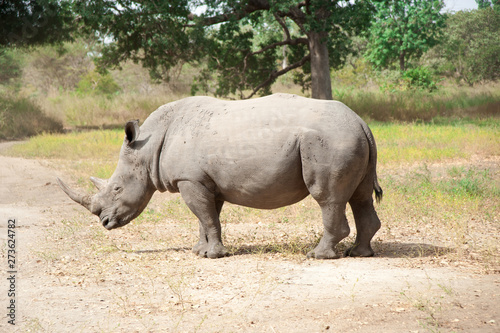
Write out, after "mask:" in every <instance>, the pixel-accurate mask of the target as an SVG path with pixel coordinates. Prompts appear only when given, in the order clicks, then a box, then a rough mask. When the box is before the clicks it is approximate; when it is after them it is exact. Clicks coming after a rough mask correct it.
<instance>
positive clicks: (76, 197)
mask: <svg viewBox="0 0 500 333" xmlns="http://www.w3.org/2000/svg"><path fill="white" fill-rule="evenodd" d="M57 182H58V183H59V187H61V189H62V190H63V191H64V192H65V193H66V194H67V195H68V197H70V198H71V199H72V200H73V201H75V202H77V203H79V204H80V205H82V206H83V207H85V208H87V209H88V210H89V211H90V212H92V197H91V196H90V195H82V194H80V193H77V192H75V191H73V190H72V189H70V188H69V187H68V186H67V185H66V184H64V183H63V181H62V180H60V179H59V178H57Z"/></svg>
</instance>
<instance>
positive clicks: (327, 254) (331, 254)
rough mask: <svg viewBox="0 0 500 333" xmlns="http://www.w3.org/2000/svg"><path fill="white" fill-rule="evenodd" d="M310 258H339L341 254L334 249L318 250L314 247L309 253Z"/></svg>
mask: <svg viewBox="0 0 500 333" xmlns="http://www.w3.org/2000/svg"><path fill="white" fill-rule="evenodd" d="M307 258H308V259H338V258H340V256H339V255H338V254H337V253H336V252H335V251H334V250H332V249H328V250H318V249H314V250H312V251H310V252H308V253H307Z"/></svg>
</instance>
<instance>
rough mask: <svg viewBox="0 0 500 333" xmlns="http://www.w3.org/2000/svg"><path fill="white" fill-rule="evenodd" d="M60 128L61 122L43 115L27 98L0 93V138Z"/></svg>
mask: <svg viewBox="0 0 500 333" xmlns="http://www.w3.org/2000/svg"><path fill="white" fill-rule="evenodd" d="M62 128H63V126H62V124H61V122H59V121H57V120H55V119H53V118H50V117H48V116H47V115H45V114H44V113H43V111H42V109H41V108H40V106H38V105H37V104H36V103H34V102H33V101H32V100H30V99H29V98H25V97H12V96H9V95H3V96H2V95H0V139H20V138H24V137H27V136H32V135H36V134H39V133H42V132H61V131H62Z"/></svg>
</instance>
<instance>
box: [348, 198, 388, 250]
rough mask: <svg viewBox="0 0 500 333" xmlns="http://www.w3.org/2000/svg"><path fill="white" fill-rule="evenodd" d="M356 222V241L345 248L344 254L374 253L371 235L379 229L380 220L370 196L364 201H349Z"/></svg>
mask: <svg viewBox="0 0 500 333" xmlns="http://www.w3.org/2000/svg"><path fill="white" fill-rule="evenodd" d="M349 204H350V205H351V208H352V213H353V215H354V220H355V222H356V230H357V235H356V241H355V242H354V245H353V246H352V247H351V248H349V249H347V251H346V252H345V255H346V256H351V257H371V256H373V255H374V252H373V249H372V247H371V245H370V242H371V240H372V238H373V235H375V233H376V232H377V231H378V230H379V229H380V220H379V218H378V216H377V213H376V212H375V208H374V207H373V199H372V198H371V197H370V198H369V199H367V200H364V201H354V200H351V201H349Z"/></svg>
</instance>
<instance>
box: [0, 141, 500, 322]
mask: <svg viewBox="0 0 500 333" xmlns="http://www.w3.org/2000/svg"><path fill="white" fill-rule="evenodd" d="M5 146H6V144H5V143H4V144H1V145H0V150H1V149H2V148H5ZM56 176H62V175H61V172H60V171H58V170H57V169H55V168H54V167H49V166H48V164H47V162H45V161H43V160H26V159H20V158H10V157H4V156H0V184H1V187H0V219H1V220H0V242H1V243H0V244H1V246H0V249H1V264H0V268H1V269H0V281H1V282H0V305H1V306H0V318H1V319H0V331H1V332H67V331H75V332H197V331H200V332H201V331H203V332H499V331H500V326H499V321H500V276H499V275H498V274H487V275H484V274H480V272H478V271H477V270H468V269H467V267H460V265H458V266H457V265H432V264H429V262H430V261H432V260H439V258H438V259H436V258H424V260H422V258H412V257H410V258H408V257H405V256H404V255H400V256H392V255H386V254H385V255H384V253H382V254H377V255H376V256H375V257H374V258H366V259H359V258H341V259H339V260H334V261H316V260H290V259H289V258H286V257H280V256H276V255H274V256H273V255H269V256H266V255H256V254H255V255H254V254H246V255H235V256H232V257H227V258H222V259H217V260H210V259H203V258H198V257H196V256H195V255H193V254H192V253H190V251H189V247H190V246H191V245H192V244H185V245H186V247H185V248H172V249H169V248H167V249H163V250H160V251H159V250H155V249H156V247H155V246H154V245H151V251H147V249H146V250H145V251H136V252H133V253H124V254H123V255H122V258H123V260H128V261H134V260H135V261H136V262H137V261H138V262H139V265H138V266H137V265H136V266H134V267H141V269H140V272H138V271H130V270H126V269H125V268H121V267H122V266H121V265H122V264H121V262H120V261H119V260H117V261H116V262H114V261H113V262H112V265H114V266H116V268H113V267H112V268H111V269H110V267H108V268H107V269H106V270H104V271H103V272H104V273H102V274H100V275H99V279H95V278H90V276H92V277H95V276H96V275H95V274H93V275H92V274H91V273H90V272H92V270H93V269H94V270H95V269H97V267H89V266H93V265H94V264H88V263H85V262H79V261H78V260H79V259H81V258H83V254H82V257H79V255H78V253H76V254H75V253H72V254H71V258H69V257H64V256H62V257H61V258H55V259H54V260H51V261H47V260H44V258H43V253H41V252H40V251H39V249H41V248H43V249H47V248H50V247H51V246H54V247H56V246H57V242H54V241H53V240H52V239H51V237H50V235H53V234H54V232H53V231H54V229H57V228H60V226H61V221H63V220H68V219H72V218H81V217H82V216H87V217H88V218H89V219H92V218H91V217H89V216H88V215H86V214H89V213H88V212H86V211H85V210H84V209H82V208H81V207H79V206H78V205H76V204H75V203H73V202H72V201H70V200H69V199H68V198H66V196H65V195H64V193H63V192H62V191H61V190H60V189H59V188H58V187H57V185H56V182H55V177H56ZM153 200H162V196H161V195H158V196H157V195H155V197H154V199H153ZM10 217H14V218H16V221H17V225H16V227H17V228H16V236H15V237H16V251H17V252H16V263H17V275H16V286H15V292H16V316H15V323H16V325H15V326H13V325H10V324H9V323H8V320H9V319H10V318H8V317H7V316H6V315H7V313H8V311H9V310H8V309H7V307H8V305H9V303H8V302H9V300H10V298H9V297H8V290H9V281H8V280H7V278H9V276H10V275H9V273H8V272H7V271H8V270H9V269H8V267H7V220H8V218H10ZM123 230H124V231H123V232H124V234H126V229H125V228H123ZM71 241H73V242H75V244H76V243H78V242H79V239H72V240H71ZM382 242H383V240H382ZM395 246H396V245H395ZM397 246H399V247H402V248H403V249H404V247H405V246H409V245H408V244H404V243H401V244H397ZM158 252H159V253H158ZM155 253H156V254H157V255H161V256H162V258H164V259H165V261H164V263H162V264H161V265H158V266H157V267H149V266H148V264H147V262H148V260H147V259H148V256H151V255H152V254H155ZM65 260H66V261H65ZM68 261H71V265H70V263H69V262H68ZM75 262H76V263H77V265H80V266H81V272H80V274H77V275H75V274H70V273H69V271H67V269H69V268H68V267H70V266H71V267H75ZM142 262H144V265H143V266H141V264H140V263H142ZM47 263H52V264H47ZM65 263H66V264H65ZM77 267H78V266H77ZM150 270H151V271H153V270H154V271H155V272H156V273H155V274H151V275H148V272H149V271H150ZM162 272H163V273H162ZM167 272H168V274H170V275H169V276H167V275H168V274H167ZM162 274H165V275H162ZM145 276H146V277H147V276H152V278H150V279H148V278H145ZM162 276H163V278H162Z"/></svg>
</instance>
